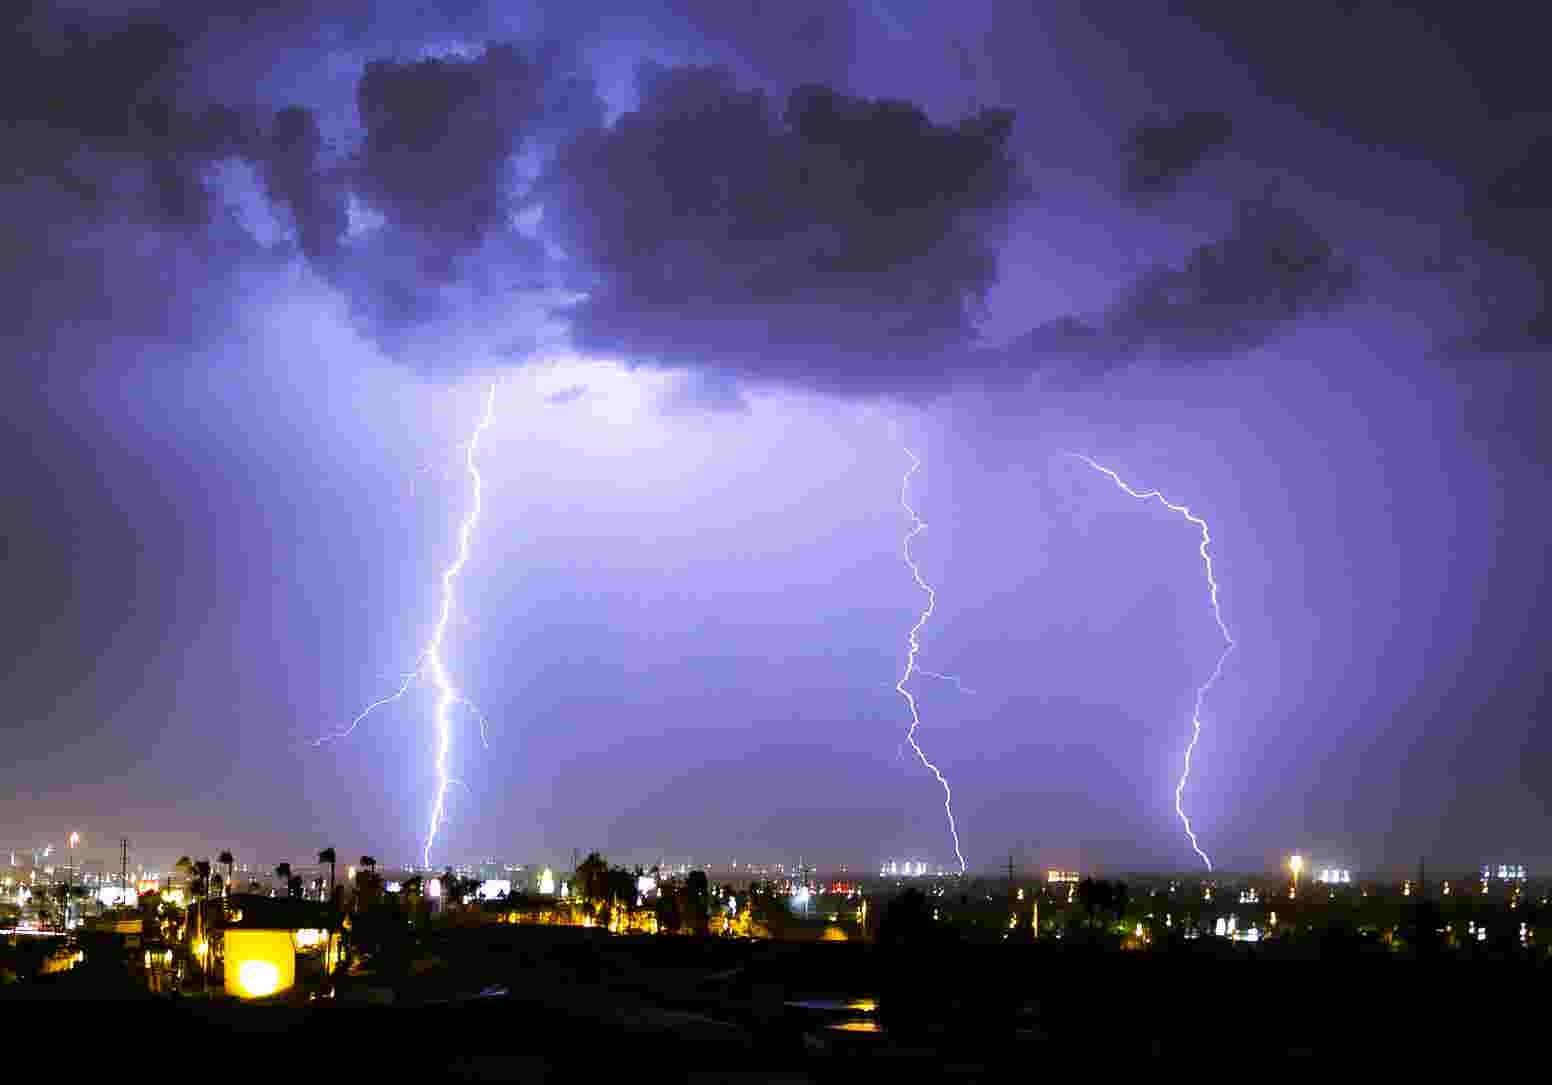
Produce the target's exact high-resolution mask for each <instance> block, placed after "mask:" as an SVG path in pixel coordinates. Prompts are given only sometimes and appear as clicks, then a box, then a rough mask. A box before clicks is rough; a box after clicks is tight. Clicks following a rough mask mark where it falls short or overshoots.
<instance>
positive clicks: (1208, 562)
mask: <svg viewBox="0 0 1552 1085" xmlns="http://www.w3.org/2000/svg"><path fill="white" fill-rule="evenodd" d="M1068 455H1069V456H1073V457H1075V458H1076V459H1080V460H1082V461H1083V462H1084V463H1086V464H1088V465H1089V466H1090V467H1092V468H1094V470H1096V471H1098V472H1100V473H1101V474H1103V475H1107V476H1109V478H1110V481H1112V482H1114V483H1115V484H1116V485H1117V486H1119V487H1120V488H1121V489H1122V490H1123V491H1124V492H1125V493H1127V494H1128V495H1130V496H1132V497H1135V498H1138V499H1139V500H1143V501H1147V500H1156V501H1158V502H1159V504H1161V505H1163V506H1164V507H1165V508H1167V509H1169V510H1170V511H1172V512H1178V513H1179V514H1180V515H1181V516H1183V517H1185V518H1186V519H1187V520H1188V521H1190V522H1191V523H1193V524H1195V525H1196V526H1197V527H1198V528H1200V529H1201V532H1202V545H1201V547H1200V548H1199V552H1200V553H1201V555H1202V564H1203V565H1204V566H1205V567H1206V569H1207V587H1208V597H1209V599H1211V601H1212V612H1213V618H1214V619H1215V620H1216V621H1217V623H1218V632H1220V633H1222V634H1223V651H1222V653H1220V654H1219V656H1218V663H1217V665H1216V666H1215V667H1213V669H1212V674H1211V675H1209V676H1208V678H1207V681H1206V682H1203V683H1202V684H1201V686H1199V687H1197V691H1196V707H1195V708H1194V709H1192V711H1191V741H1190V742H1189V743H1188V744H1187V745H1186V757H1185V769H1184V771H1183V772H1182V773H1181V774H1180V782H1179V783H1178V784H1176V785H1175V813H1177V814H1179V815H1180V821H1181V824H1183V825H1184V826H1185V827H1186V835H1187V836H1188V837H1190V838H1191V848H1192V850H1193V851H1195V852H1196V854H1197V855H1199V856H1201V858H1202V862H1204V863H1206V864H1207V869H1208V870H1212V868H1213V865H1212V860H1211V859H1210V858H1208V856H1207V853H1206V852H1205V851H1203V850H1202V849H1201V846H1200V845H1199V844H1198V843H1197V839H1196V833H1194V832H1193V831H1192V830H1191V819H1190V818H1188V817H1187V816H1186V812H1185V809H1184V808H1183V807H1182V806H1181V796H1182V795H1183V794H1184V792H1185V789H1186V782H1187V781H1188V780H1189V779H1190V778H1191V755H1192V754H1193V753H1195V752H1196V742H1197V739H1199V738H1201V737H1202V702H1203V700H1205V699H1206V697H1207V691H1208V690H1210V689H1212V687H1213V685H1214V684H1216V683H1217V681H1218V678H1219V676H1220V675H1221V674H1223V664H1224V662H1225V661H1226V660H1227V659H1228V658H1229V653H1230V652H1232V651H1233V650H1234V638H1233V637H1232V636H1230V635H1229V627H1228V626H1227V625H1226V624H1225V623H1224V621H1223V611H1222V610H1221V609H1219V606H1218V581H1217V579H1216V578H1215V577H1214V576H1213V564H1212V555H1211V554H1209V553H1208V552H1207V547H1208V544H1210V543H1211V542H1212V536H1211V535H1210V534H1208V532H1207V521H1206V520H1203V519H1202V518H1201V517H1199V516H1192V515H1191V510H1190V509H1188V508H1186V506H1184V505H1176V504H1174V503H1173V502H1171V501H1169V500H1168V499H1167V498H1165V496H1164V495H1163V494H1162V493H1160V492H1159V491H1158V490H1146V491H1139V490H1134V489H1132V487H1130V486H1128V485H1127V484H1126V483H1125V482H1123V481H1122V480H1121V476H1120V475H1118V474H1116V473H1115V472H1114V471H1112V470H1111V469H1110V468H1108V467H1105V466H1103V465H1101V464H1098V463H1095V462H1094V461H1093V460H1091V459H1089V458H1088V457H1087V456H1085V455H1083V454H1082V453H1078V452H1069V453H1068Z"/></svg>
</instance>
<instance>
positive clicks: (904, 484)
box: [895, 446, 965, 874]
mask: <svg viewBox="0 0 1552 1085" xmlns="http://www.w3.org/2000/svg"><path fill="white" fill-rule="evenodd" d="M901 447H902V448H903V447H904V446H901ZM905 454H906V455H907V456H909V457H911V466H910V469H909V470H908V471H906V473H905V477H904V478H902V479H901V480H900V507H901V508H903V509H905V514H906V515H907V516H909V517H910V518H911V530H910V531H909V532H908V533H907V534H906V536H905V542H904V551H905V563H906V565H908V566H909V567H910V569H911V576H913V577H915V579H916V586H917V587H918V588H920V589H921V590H922V591H924V592H926V593H927V607H926V609H925V610H923V611H922V612H921V617H919V618H917V619H916V624H915V625H913V626H912V627H911V632H910V636H909V637H908V638H907V641H906V643H907V644H908V645H909V649H910V650H909V651H908V652H907V654H906V657H905V673H904V674H902V675H901V676H900V681H898V682H896V683H895V691H896V692H898V693H899V694H900V696H902V697H904V698H905V703H906V705H907V706H908V707H909V708H910V710H911V726H910V729H909V730H908V731H906V733H905V740H906V741H907V742H909V743H910V744H911V749H913V750H915V751H916V756H917V757H918V758H920V759H921V763H922V764H923V765H926V766H927V768H928V770H929V771H930V772H931V773H932V774H933V775H934V776H936V777H937V778H938V783H940V784H942V785H943V811H944V813H946V814H948V831H949V833H950V834H951V835H952V836H953V838H954V854H955V855H956V856H957V857H958V858H959V872H960V873H961V874H963V873H964V872H965V854H964V852H962V851H960V850H959V827H958V826H956V825H955V824H954V805H953V804H954V793H953V791H951V790H949V786H948V780H946V779H944V777H943V773H941V772H939V771H938V766H936V765H934V764H933V763H932V762H931V761H928V760H927V755H926V754H925V753H923V752H922V748H921V747H920V746H919V745H917V743H916V729H917V728H918V727H920V726H921V716H920V714H919V713H918V712H917V710H916V698H915V697H914V696H912V695H911V691H910V690H908V689H906V688H905V684H906V683H907V682H909V681H910V680H911V675H912V674H913V673H915V672H917V671H918V670H920V668H918V667H917V666H916V656H917V654H918V653H919V652H920V651H921V642H920V641H919V640H918V639H917V637H918V635H919V634H920V633H921V631H922V627H923V626H925V625H926V624H927V619H928V618H931V617H932V611H933V608H934V607H935V606H937V602H938V596H937V593H936V592H935V591H933V590H932V586H931V585H930V584H928V583H927V582H926V581H925V580H923V579H922V575H921V569H920V568H918V567H917V565H916V560H915V559H914V558H912V557H911V540H912V539H914V538H916V536H918V535H920V534H921V533H922V532H923V531H926V530H927V524H926V522H925V521H924V520H922V518H921V517H920V516H917V515H916V510H915V509H913V508H912V507H911V501H910V489H911V476H912V475H914V474H916V472H917V471H918V470H919V469H920V468H921V459H920V458H919V457H918V456H917V455H916V453H914V452H912V451H911V450H910V449H909V448H906V449H905ZM921 673H923V674H926V673H929V672H926V671H922V672H921ZM933 677H935V678H944V679H947V680H949V681H955V682H957V681H958V679H950V678H949V677H948V676H947V675H938V674H933Z"/></svg>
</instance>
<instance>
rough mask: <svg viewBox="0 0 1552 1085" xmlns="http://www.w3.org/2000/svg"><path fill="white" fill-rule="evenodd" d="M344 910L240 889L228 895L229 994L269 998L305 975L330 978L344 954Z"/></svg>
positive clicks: (225, 929)
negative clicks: (238, 892) (243, 892)
mask: <svg viewBox="0 0 1552 1085" xmlns="http://www.w3.org/2000/svg"><path fill="white" fill-rule="evenodd" d="M343 934H344V931H343V927H342V920H341V918H340V914H339V913H338V912H337V911H335V910H334V909H333V908H332V907H331V906H329V905H327V904H322V903H319V902H317V901H310V900H296V899H293V898H288V897H262V896H257V895H253V894H237V895H235V896H233V897H230V898H228V901H227V907H226V917H225V922H224V924H223V925H222V930H221V938H222V943H223V957H224V959H225V989H226V993H227V994H229V995H232V996H234V997H237V998H268V997H270V996H273V995H279V994H284V993H285V992H286V991H288V990H290V989H292V988H293V987H295V986H296V985H297V982H298V978H299V976H304V975H308V976H318V977H323V978H326V977H328V976H330V975H332V974H333V973H334V971H335V969H336V968H338V967H339V964H340V960H341V957H342V954H343V948H344V947H343Z"/></svg>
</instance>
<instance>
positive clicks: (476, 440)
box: [421, 384, 496, 866]
mask: <svg viewBox="0 0 1552 1085" xmlns="http://www.w3.org/2000/svg"><path fill="white" fill-rule="evenodd" d="M495 420H496V386H495V385H494V384H492V385H491V386H490V394H489V395H487V396H486V397H485V415H484V417H482V418H481V419H480V424H479V425H477V426H475V427H474V435H473V436H472V437H470V438H469V445H468V449H467V451H466V452H465V453H464V467H465V469H466V470H468V472H469V481H470V483H471V486H472V498H471V500H470V503H469V513H468V515H467V516H465V517H464V519H463V523H462V524H461V525H460V526H459V528H458V556H457V557H456V558H454V559H453V562H452V564H451V565H449V566H448V567H447V568H446V569H443V570H442V613H441V615H440V616H439V617H438V618H437V623H436V627H435V628H434V629H433V630H432V632H431V640H430V641H429V642H428V643H427V645H426V650H425V652H424V653H422V655H421V658H422V659H423V660H424V661H425V664H426V666H428V667H429V671H430V675H431V681H432V683H433V684H434V685H435V686H436V688H437V704H436V727H437V757H436V766H437V794H436V802H435V803H434V804H433V805H432V807H431V827H430V829H429V830H428V831H427V833H426V847H425V851H424V853H423V854H422V856H421V858H422V860H423V862H424V863H425V865H426V866H430V865H431V846H432V845H433V844H434V843H436V834H437V829H438V827H440V825H441V824H442V811H443V810H444V809H445V807H446V804H447V788H448V785H449V784H450V783H451V782H452V781H451V780H450V779H449V778H448V775H447V748H448V745H449V743H450V741H451V729H452V725H451V721H450V720H449V719H448V713H449V712H450V711H451V710H452V708H453V706H454V705H459V704H462V705H468V704H469V702H468V701H467V700H466V699H465V698H464V696H463V694H461V693H459V692H458V688H457V687H456V686H455V685H453V680H452V678H451V677H450V676H449V675H448V673H447V667H446V665H445V664H444V663H443V662H442V640H443V638H444V637H445V636H446V635H447V627H448V624H449V623H450V622H451V621H452V619H453V583H454V581H456V580H457V579H458V574H459V573H461V572H463V567H464V566H465V565H466V564H468V561H469V541H470V539H471V538H472V537H473V535H474V528H475V526H476V525H477V524H478V523H479V522H480V512H481V509H482V503H483V499H484V488H485V480H484V478H483V477H482V476H481V475H480V469H479V465H478V464H477V463H476V462H475V459H474V454H475V452H477V451H478V450H479V447H480V437H481V436H482V435H483V434H484V433H485V431H486V430H487V429H489V428H490V426H491V423H492V422H494V421H495ZM480 731H481V734H482V735H483V733H484V719H483V717H481V720H480Z"/></svg>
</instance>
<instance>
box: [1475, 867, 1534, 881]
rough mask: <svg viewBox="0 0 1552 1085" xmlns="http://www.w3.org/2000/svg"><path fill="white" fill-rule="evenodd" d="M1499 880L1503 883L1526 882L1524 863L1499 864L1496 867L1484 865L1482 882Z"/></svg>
mask: <svg viewBox="0 0 1552 1085" xmlns="http://www.w3.org/2000/svg"><path fill="white" fill-rule="evenodd" d="M1495 878H1496V879H1497V880H1498V881H1501V882H1523V881H1525V880H1526V879H1525V864H1524V863H1498V864H1496V865H1493V864H1487V863H1484V864H1483V865H1482V880H1483V881H1484V882H1485V881H1489V880H1491V879H1495Z"/></svg>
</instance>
